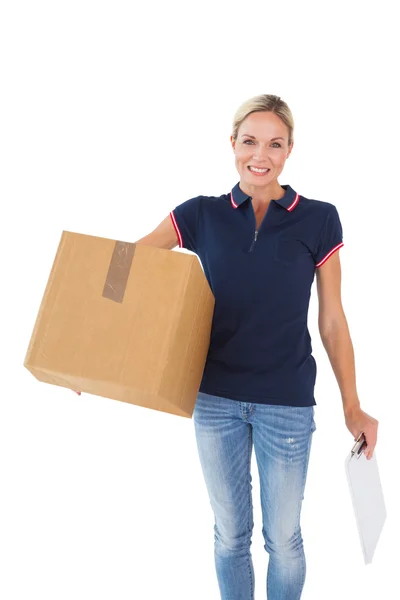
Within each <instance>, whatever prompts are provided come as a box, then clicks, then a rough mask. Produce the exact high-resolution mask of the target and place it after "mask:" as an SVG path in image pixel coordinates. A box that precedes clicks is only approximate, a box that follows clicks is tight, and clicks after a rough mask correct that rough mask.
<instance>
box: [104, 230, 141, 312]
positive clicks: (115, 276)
mask: <svg viewBox="0 0 400 600" xmlns="http://www.w3.org/2000/svg"><path fill="white" fill-rule="evenodd" d="M135 247H136V244H132V243H129V242H115V246H114V250H113V253H112V257H111V261H110V266H109V267H108V273H107V277H106V281H105V284H104V289H103V294H102V295H103V297H104V298H108V299H109V300H113V301H114V302H120V303H122V301H123V299H124V294H125V290H126V285H127V283H128V277H129V273H130V270H131V265H132V260H133V255H134V254H135Z"/></svg>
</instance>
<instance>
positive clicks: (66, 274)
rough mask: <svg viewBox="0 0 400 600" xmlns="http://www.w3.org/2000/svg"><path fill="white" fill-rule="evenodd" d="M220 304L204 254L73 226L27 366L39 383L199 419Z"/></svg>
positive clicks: (52, 277) (59, 255)
mask: <svg viewBox="0 0 400 600" xmlns="http://www.w3.org/2000/svg"><path fill="white" fill-rule="evenodd" d="M214 304H215V299H214V295H213V294H212V291H211V289H210V286H209V284H208V281H207V279H206V276H205V275H204V272H203V269H202V267H201V264H200V261H199V259H198V257H197V256H195V255H189V254H184V253H180V252H174V251H171V250H164V249H161V248H154V247H151V246H144V245H142V244H129V243H126V242H118V241H115V240H111V239H107V238H101V237H95V236H91V235H85V234H80V233H73V232H69V231H64V232H63V233H62V236H61V241H60V244H59V247H58V251H57V254H56V257H55V260H54V263H53V267H52V269H51V272H50V276H49V280H48V283H47V286H46V290H45V292H44V296H43V300H42V303H41V306H40V309H39V313H38V316H37V319H36V323H35V326H34V329H33V333H32V337H31V340H30V343H29V347H28V350H27V354H26V358H25V361H24V366H25V367H26V368H27V369H28V370H29V371H30V372H31V373H32V374H33V375H34V376H35V377H36V378H37V379H38V380H39V381H43V382H46V383H51V384H54V385H59V386H63V387H67V388H70V389H73V390H80V391H82V392H86V393H89V394H96V395H98V396H103V397H106V398H111V399H114V400H121V401H122V402H130V403H131V404H136V405H139V406H143V407H147V408H152V409H155V410H160V411H164V412H168V413H171V414H175V415H179V416H183V417H188V418H190V417H191V416H192V414H193V409H194V405H195V403H196V397H197V393H198V389H199V387H200V383H201V378H202V375H203V370H204V365H205V361H206V358H207V353H208V348H209V343H210V335H211V323H212V317H213V312H214Z"/></svg>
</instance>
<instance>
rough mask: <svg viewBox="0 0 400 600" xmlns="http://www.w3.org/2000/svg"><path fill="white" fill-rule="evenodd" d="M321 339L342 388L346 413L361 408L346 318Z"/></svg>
mask: <svg viewBox="0 0 400 600" xmlns="http://www.w3.org/2000/svg"><path fill="white" fill-rule="evenodd" d="M321 340H322V343H323V345H324V348H325V350H326V352H327V354H328V357H329V361H330V363H331V365H332V369H333V372H334V374H335V377H336V380H337V382H338V385H339V388H340V392H341V395H342V402H343V411H344V413H345V414H346V413H349V412H351V411H352V410H353V409H356V408H360V401H359V399H358V394H357V387H356V370H355V359H354V349H353V344H352V341H351V337H350V332H349V328H348V325H347V321H346V319H345V318H344V319H343V320H341V322H340V324H337V325H335V326H332V327H331V329H330V331H329V333H325V334H324V335H323V334H321Z"/></svg>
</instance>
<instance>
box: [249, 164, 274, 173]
mask: <svg viewBox="0 0 400 600" xmlns="http://www.w3.org/2000/svg"><path fill="white" fill-rule="evenodd" d="M247 168H248V170H249V171H250V173H253V175H259V176H260V175H266V174H267V173H269V171H270V169H258V168H257V167H252V166H251V165H250V166H248V167H247Z"/></svg>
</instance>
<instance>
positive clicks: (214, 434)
mask: <svg viewBox="0 0 400 600" xmlns="http://www.w3.org/2000/svg"><path fill="white" fill-rule="evenodd" d="M193 421H194V427H195V434H196V441H197V447H198V453H199V458H200V464H201V468H202V471H203V475H204V479H205V483H206V486H207V490H208V495H209V498H210V503H211V507H212V510H213V512H214V517H215V524H214V559H215V568H216V573H217V579H218V585H219V589H220V594H221V600H254V570H253V562H252V557H251V552H250V545H251V536H252V530H253V526H254V523H253V506H252V493H251V490H252V485H251V479H252V478H251V473H250V463H251V455H252V450H253V443H254V450H255V455H256V459H257V466H258V473H259V477H260V496H261V509H262V520H263V528H262V533H263V536H264V540H265V544H264V548H265V550H266V551H267V552H268V554H269V561H268V572H267V582H266V591H267V598H268V600H299V598H300V596H301V593H302V590H303V587H304V582H305V576H306V560H305V554H304V548H303V539H302V535H301V529H300V511H301V506H302V500H303V498H304V488H305V483H306V477H307V469H308V461H309V455H310V448H311V440H312V433H313V432H314V431H315V429H316V426H315V421H314V406H302V407H297V406H282V405H270V404H256V403H250V402H239V401H237V400H231V399H229V398H222V397H220V396H213V395H210V394H205V393H203V392H199V393H198V396H197V400H196V404H195V408H194V411H193Z"/></svg>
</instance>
